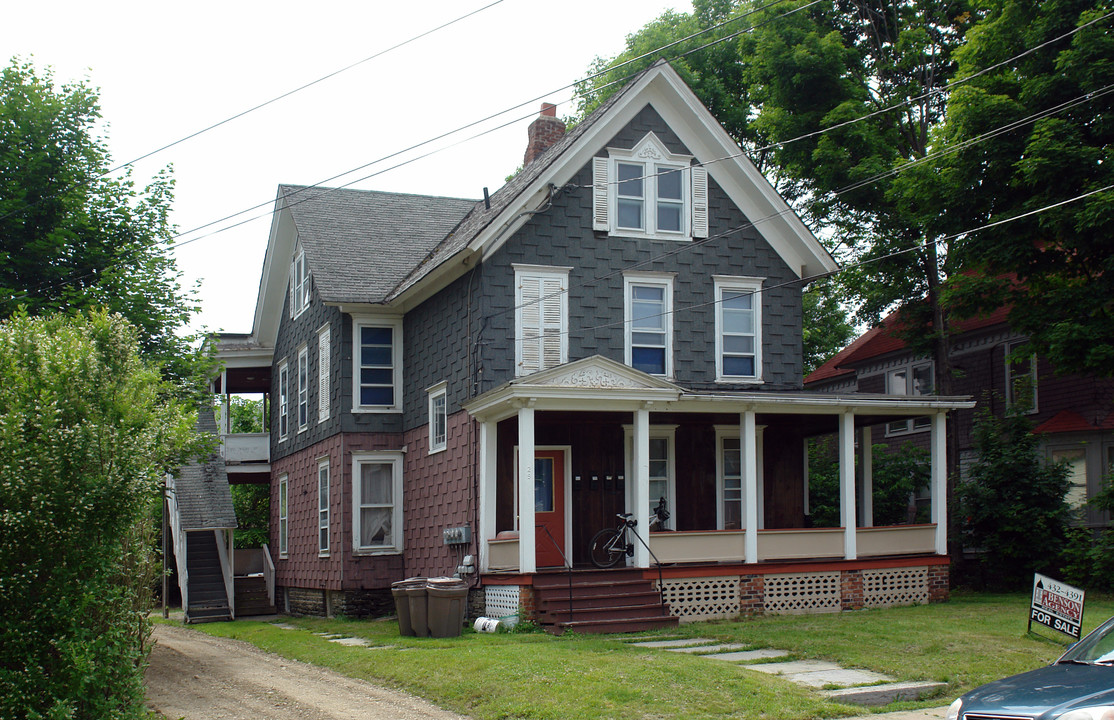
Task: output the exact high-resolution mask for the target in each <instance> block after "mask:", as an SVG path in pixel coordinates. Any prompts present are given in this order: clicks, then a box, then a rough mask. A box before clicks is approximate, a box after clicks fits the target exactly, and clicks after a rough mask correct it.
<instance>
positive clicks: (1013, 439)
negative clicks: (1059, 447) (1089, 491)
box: [955, 409, 1071, 589]
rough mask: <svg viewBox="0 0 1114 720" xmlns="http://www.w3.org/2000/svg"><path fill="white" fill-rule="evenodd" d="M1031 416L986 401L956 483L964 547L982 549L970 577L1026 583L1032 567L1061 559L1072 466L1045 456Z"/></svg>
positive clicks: (1007, 584) (1050, 566)
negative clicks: (995, 409) (999, 410)
mask: <svg viewBox="0 0 1114 720" xmlns="http://www.w3.org/2000/svg"><path fill="white" fill-rule="evenodd" d="M1031 430H1032V423H1031V422H1030V421H1029V420H1027V419H1026V418H1025V417H1024V416H1022V415H1019V414H1011V415H1008V416H1006V417H1005V418H997V417H995V416H994V415H993V414H992V413H990V411H988V410H986V409H983V410H982V411H980V412H979V414H978V416H977V418H976V420H975V428H974V440H975V445H974V447H975V450H976V451H977V456H976V460H975V462H974V463H972V465H971V467H970V468H969V471H968V473H967V477H966V478H965V479H964V480H963V481H962V482H960V483H958V484H957V485H956V489H955V494H956V497H957V498H958V500H959V517H960V518H961V523H960V527H959V531H960V536H961V541H962V545H963V548H965V549H966V550H970V551H974V552H975V553H977V557H978V560H977V561H976V567H977V572H974V573H971V574H970V577H969V578H967V579H968V581H969V582H972V583H974V584H980V585H985V586H987V587H991V588H996V589H1007V588H1013V589H1016V588H1022V587H1025V585H1026V584H1027V583H1029V582H1031V581H1032V576H1033V573H1034V572H1041V573H1049V572H1051V571H1052V570H1054V569H1055V568H1056V567H1057V562H1058V560H1059V558H1060V555H1061V552H1062V551H1063V549H1064V543H1065V532H1066V528H1067V526H1068V523H1069V521H1070V519H1071V513H1070V510H1069V508H1068V505H1067V502H1066V501H1065V499H1064V496H1065V494H1066V493H1067V490H1068V485H1069V481H1068V471H1067V468H1066V467H1065V466H1063V465H1048V464H1045V463H1043V462H1042V459H1041V456H1040V453H1039V451H1038V447H1037V443H1038V440H1037V437H1036V436H1035V435H1033V434H1032V432H1031Z"/></svg>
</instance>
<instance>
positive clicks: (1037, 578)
mask: <svg viewBox="0 0 1114 720" xmlns="http://www.w3.org/2000/svg"><path fill="white" fill-rule="evenodd" d="M1083 596H1084V593H1083V591H1082V590H1080V589H1079V588H1075V587H1072V586H1071V585H1067V584H1065V583H1062V582H1060V581H1059V580H1053V579H1052V578H1050V577H1045V576H1044V575H1041V574H1040V573H1037V574H1034V575H1033V605H1032V607H1031V608H1030V610H1029V624H1030V627H1032V624H1033V623H1034V622H1036V623H1040V624H1041V625H1045V626H1047V627H1050V628H1052V629H1053V630H1058V631H1060V632H1062V633H1064V634H1066V635H1071V636H1072V637H1073V638H1075V639H1077V640H1078V639H1079V637H1080V630H1081V629H1082V627H1083Z"/></svg>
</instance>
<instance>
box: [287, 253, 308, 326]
mask: <svg viewBox="0 0 1114 720" xmlns="http://www.w3.org/2000/svg"><path fill="white" fill-rule="evenodd" d="M307 307H309V270H308V268H307V267H306V253H305V251H304V250H299V251H298V252H297V253H296V254H295V255H294V261H293V262H291V263H290V317H298V316H299V315H301V314H302V311H304V310H305V309H306V308H307Z"/></svg>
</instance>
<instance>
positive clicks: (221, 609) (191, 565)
mask: <svg viewBox="0 0 1114 720" xmlns="http://www.w3.org/2000/svg"><path fill="white" fill-rule="evenodd" d="M186 567H187V569H188V572H189V575H188V577H189V581H188V582H189V607H188V608H187V611H186V614H187V619H188V620H189V622H206V621H208V620H231V619H232V613H231V611H230V610H229V607H228V592H227V589H226V587H225V584H224V573H223V571H222V570H221V562H220V553H219V550H218V549H217V540H216V536H215V535H214V533H213V532H211V531H208V530H201V531H195V532H188V533H186Z"/></svg>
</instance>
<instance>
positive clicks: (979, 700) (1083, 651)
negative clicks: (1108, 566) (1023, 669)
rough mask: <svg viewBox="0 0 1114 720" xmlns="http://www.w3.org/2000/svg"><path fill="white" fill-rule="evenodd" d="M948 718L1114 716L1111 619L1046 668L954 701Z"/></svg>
mask: <svg viewBox="0 0 1114 720" xmlns="http://www.w3.org/2000/svg"><path fill="white" fill-rule="evenodd" d="M945 718H946V720H1114V618H1110V619H1109V620H1107V621H1106V622H1104V623H1103V624H1102V625H1100V626H1099V627H1098V628H1097V629H1095V630H1094V631H1093V632H1092V633H1090V634H1089V635H1087V637H1085V638H1083V639H1082V640H1080V641H1079V642H1077V643H1076V644H1074V645H1072V646H1071V647H1070V648H1068V651H1067V652H1066V653H1064V654H1063V655H1062V656H1061V657H1060V659H1059V660H1057V661H1056V662H1055V663H1053V664H1052V665H1049V666H1048V667H1043V668H1040V669H1039V670H1032V671H1030V672H1027V673H1021V674H1020V675H1014V676H1013V677H1008V678H1005V679H1003V680H996V681H994V682H992V683H988V684H986V685H983V686H982V687H980V688H976V689H974V690H972V691H971V692H969V693H967V694H966V695H964V696H963V697H961V698H959V699H958V700H956V701H955V702H954V703H952V705H951V707H950V708H948V713H947V715H946V716H945Z"/></svg>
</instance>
